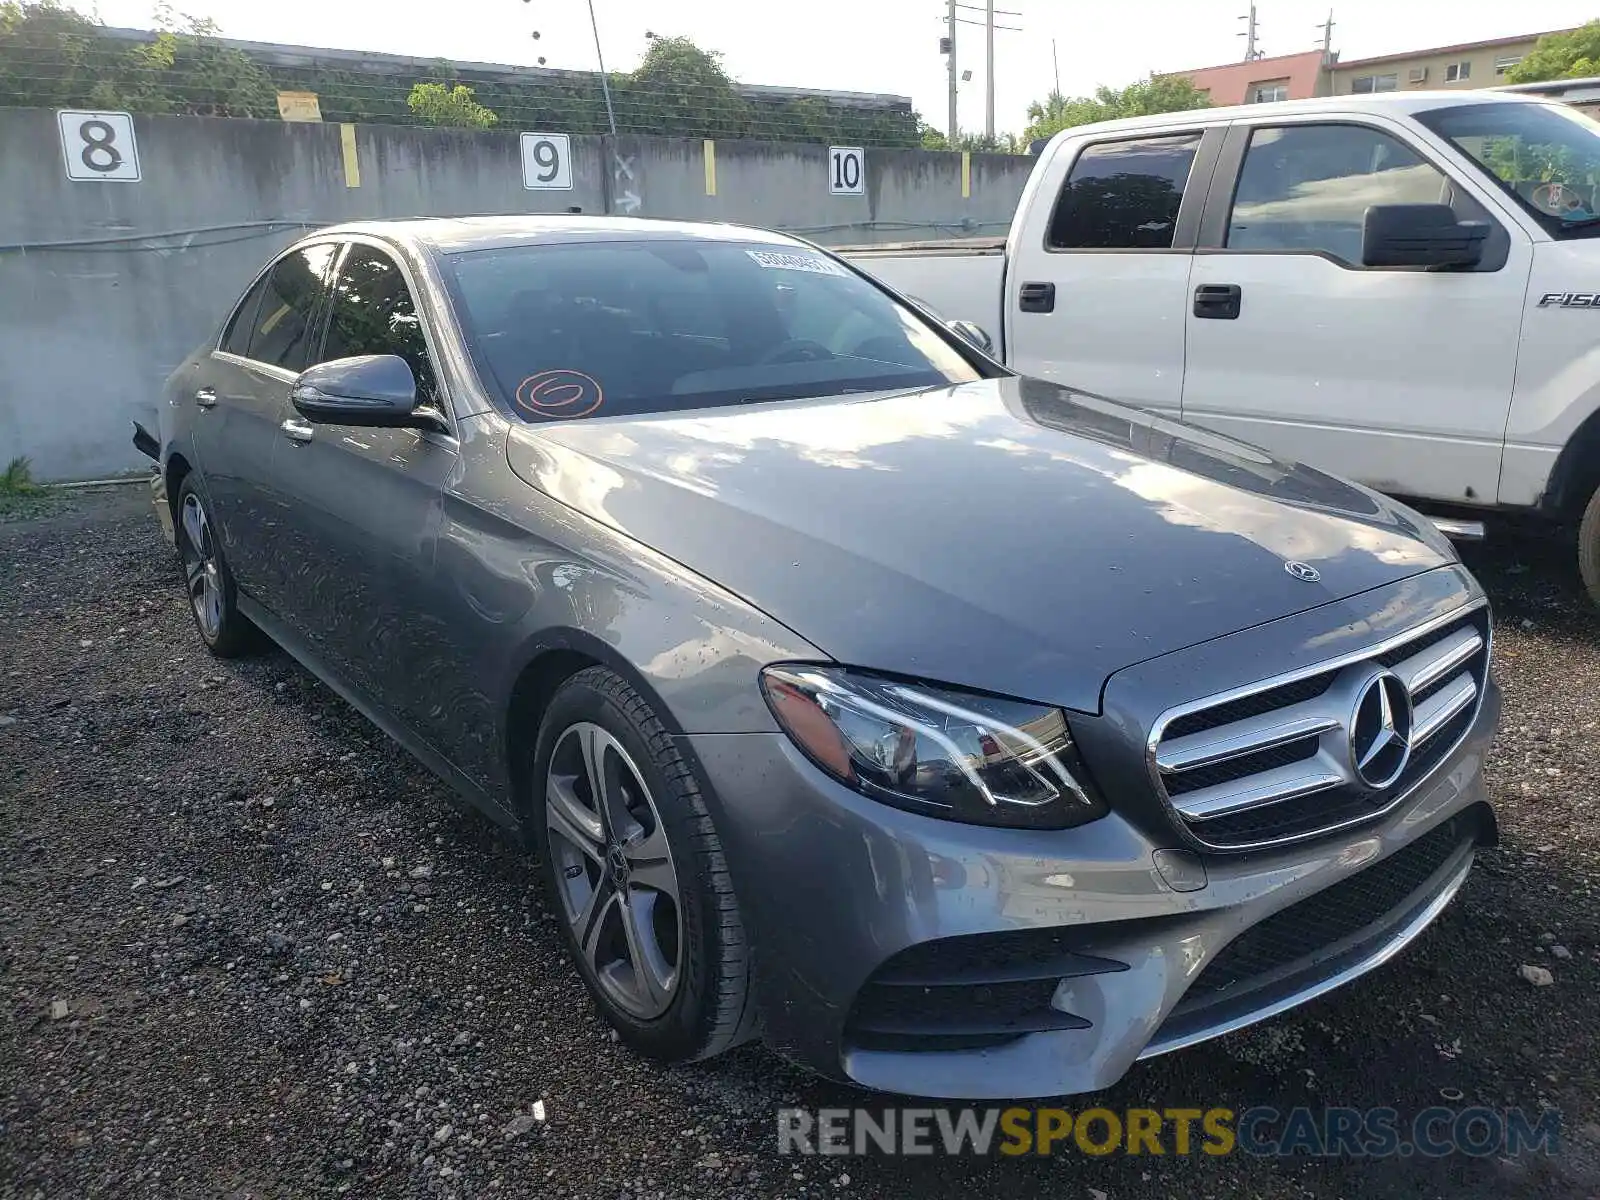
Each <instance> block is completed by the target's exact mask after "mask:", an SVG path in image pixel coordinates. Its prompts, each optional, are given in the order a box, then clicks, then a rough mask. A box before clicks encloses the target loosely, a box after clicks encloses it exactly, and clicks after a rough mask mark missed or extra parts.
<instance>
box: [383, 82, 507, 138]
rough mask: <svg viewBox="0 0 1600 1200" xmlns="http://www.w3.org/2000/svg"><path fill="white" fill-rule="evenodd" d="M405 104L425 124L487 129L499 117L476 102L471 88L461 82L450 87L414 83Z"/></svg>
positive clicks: (437, 84)
mask: <svg viewBox="0 0 1600 1200" xmlns="http://www.w3.org/2000/svg"><path fill="white" fill-rule="evenodd" d="M406 107H407V108H409V109H410V110H411V111H412V113H413V114H415V115H416V118H417V120H419V121H421V122H422V123H423V124H424V125H453V126H455V127H457V128H460V129H488V128H489V127H490V126H491V125H494V124H495V123H496V122H498V121H499V120H500V118H499V117H498V116H496V115H495V111H494V109H492V108H486V107H484V106H483V105H482V104H479V103H478V102H477V101H476V100H474V99H473V98H472V89H471V88H469V87H467V86H466V85H465V84H461V83H458V84H456V85H455V87H453V88H452V87H446V86H445V85H444V84H442V83H418V84H414V85H412V88H411V95H410V96H409V97H407V99H406Z"/></svg>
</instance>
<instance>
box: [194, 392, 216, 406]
mask: <svg viewBox="0 0 1600 1200" xmlns="http://www.w3.org/2000/svg"><path fill="white" fill-rule="evenodd" d="M194 402H195V403H196V404H198V405H199V406H200V407H201V408H215V407H216V406H217V389H216V388H210V387H203V388H201V389H200V390H199V391H198V392H196V393H195V394H194Z"/></svg>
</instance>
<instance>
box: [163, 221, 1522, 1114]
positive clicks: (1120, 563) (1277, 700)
mask: <svg viewBox="0 0 1600 1200" xmlns="http://www.w3.org/2000/svg"><path fill="white" fill-rule="evenodd" d="M221 316H222V321H221V324H220V327H219V328H218V330H217V332H216V333H215V334H214V335H213V336H212V337H210V338H208V339H207V340H206V343H205V345H203V346H202V347H201V348H200V349H199V350H197V351H196V352H195V353H194V355H193V356H192V357H190V358H189V359H188V360H187V361H185V362H184V363H183V365H182V366H181V367H180V368H179V369H178V371H177V372H176V373H175V374H174V375H173V377H172V379H171V382H170V385H169V387H168V391H167V395H166V403H165V404H164V405H163V406H162V407H161V419H160V422H159V425H160V428H159V430H158V431H157V432H156V433H154V434H151V433H146V432H145V431H143V430H141V431H140V437H139V439H138V440H139V442H140V444H141V445H142V446H143V447H144V448H145V449H146V450H147V452H149V453H151V454H152V456H153V457H155V458H156V459H157V460H158V471H157V475H156V480H155V481H156V484H157V492H158V499H159V504H160V510H161V512H162V513H163V515H164V516H165V517H166V518H167V520H168V524H169V527H170V528H172V529H173V530H174V537H175V542H176V546H177V549H178V551H179V552H180V554H181V556H182V560H183V562H184V565H185V568H186V574H187V579H188V586H189V595H190V598H191V600H192V604H193V609H194V615H195V620H196V623H197V626H198V628H199V632H200V636H201V637H202V638H203V639H204V640H205V643H206V644H207V645H208V646H209V647H210V648H211V649H212V650H213V651H214V652H215V653H216V654H218V655H222V656H228V655H233V654H237V653H240V652H243V651H245V650H246V649H248V648H249V647H250V646H251V645H253V644H255V643H256V642H257V641H258V640H259V639H260V637H261V635H266V636H267V637H269V638H271V639H272V640H273V641H276V642H277V643H279V644H280V645H281V646H283V647H284V648H285V649H287V650H288V651H289V653H291V654H292V655H294V656H295V657H296V658H297V659H299V660H300V661H301V662H302V663H303V664H305V666H306V667H307V668H308V669H309V670H311V671H313V672H314V673H315V674H316V675H318V676H319V677H320V678H322V679H323V680H325V681H326V682H327V683H328V685H329V686H330V687H332V688H334V689H335V690H336V691H337V692H339V693H340V694H341V695H342V696H344V697H345V698H346V699H347V700H348V701H349V702H350V703H351V704H352V705H353V706H354V707H356V708H357V709H359V710H360V711H361V712H362V713H364V714H365V715H366V716H367V717H368V718H370V719H371V720H372V721H373V722H375V723H376V724H377V725H379V726H380V727H381V728H383V729H384V730H385V731H386V732H387V733H389V734H390V735H391V736H393V737H394V738H395V739H396V740H397V741H399V742H400V743H402V744H403V745H404V746H406V747H407V748H408V749H409V750H410V751H411V752H412V753H414V754H415V755H416V756H417V757H418V758H420V759H421V760H422V761H423V762H424V763H426V764H427V765H428V766H429V767H431V768H432V769H433V770H434V771H436V772H438V774H439V775H441V776H442V777H443V778H444V779H446V780H447V781H449V782H450V783H451V784H452V785H454V787H455V788H456V789H457V790H458V791H459V792H460V793H461V795H462V796H463V797H465V798H466V799H467V800H468V801H470V802H471V803H472V804H474V805H476V806H477V807H479V808H481V809H482V810H483V811H484V812H486V813H488V814H489V815H490V816H491V817H493V818H494V819H496V820H497V821H499V822H501V823H503V824H504V825H505V826H507V827H508V828H509V829H511V830H514V831H516V832H517V833H518V834H519V835H523V836H526V838H527V840H528V842H529V843H530V844H531V845H532V847H533V848H534V849H535V850H536V852H537V853H538V855H539V859H540V862H541V866H542V872H543V879H544V883H545V886H546V888H547V889H548V893H549V903H550V904H551V905H552V906H553V908H554V911H555V912H556V913H558V914H559V916H560V919H561V920H560V923H561V926H562V928H563V929H564V930H565V936H566V938H567V941H568V943H569V945H570V949H571V952H572V958H573V961H574V963H575V964H576V966H577V969H578V971H579V972H580V973H581V974H582V977H583V979H584V982H585V983H586V984H587V985H588V988H589V991H590V992H591V993H592V995H593V997H594V1000H595V1003H596V1004H597V1005H598V1006H599V1008H600V1010H601V1012H602V1013H603V1015H604V1017H605V1019H606V1020H607V1021H609V1022H610V1023H611V1024H612V1025H613V1026H614V1027H615V1028H616V1029H617V1030H618V1031H619V1032H620V1034H621V1036H622V1037H623V1038H624V1040H626V1041H627V1042H628V1043H629V1044H630V1045H632V1046H634V1047H637V1048H638V1049H639V1050H641V1051H643V1052H645V1053H647V1054H650V1055H653V1056H656V1057H659V1058H663V1059H668V1060H681V1059H692V1058H697V1057H704V1056H708V1055H712V1054H715V1053H717V1052H718V1051H721V1050H724V1049H727V1048H728V1047H730V1046H733V1045H735V1044H737V1043H739V1042H741V1041H744V1040H746V1039H748V1038H752V1037H756V1036H761V1037H764V1038H765V1040H766V1041H767V1042H768V1043H769V1044H770V1045H772V1046H773V1047H774V1048H776V1049H777V1050H779V1051H781V1052H782V1053H784V1054H787V1055H789V1056H790V1057H792V1058H794V1059H795V1060H797V1061H799V1062H801V1063H803V1064H806V1065H807V1066H810V1067H812V1068H814V1069H815V1070H817V1071H820V1072H823V1073H826V1074H829V1075H832V1076H835V1077H839V1078H846V1079H850V1080H854V1081H856V1082H858V1083H861V1084H865V1085H868V1086H871V1087H877V1088H884V1089H889V1090H894V1091H901V1092H909V1093H917V1094H922V1095H930V1096H960V1097H972V1098H975V1097H997V1096H1025V1095H1059V1094H1063V1093H1070V1092H1077V1091H1084V1090H1089V1089H1095V1088H1100V1087H1103V1086H1105V1085H1107V1084H1110V1083H1112V1082H1113V1081H1114V1080H1116V1079H1117V1078H1118V1077H1119V1076H1121V1075H1122V1074H1123V1073H1124V1072H1125V1071H1126V1070H1127V1069H1128V1068H1129V1066H1130V1065H1131V1064H1132V1063H1133V1062H1134V1061H1135V1060H1136V1059H1138V1058H1140V1057H1141V1056H1145V1055H1151V1054H1157V1053H1161V1052H1163V1051H1167V1050H1172V1049H1175V1048H1177V1047H1180V1046H1185V1045H1188V1044H1190V1043H1193V1042H1196V1041H1200V1040H1202V1039H1204V1038H1207V1037H1212V1036H1215V1035H1217V1034H1219V1033H1222V1032H1225V1031H1227V1030H1231V1029H1235V1028H1238V1027H1240V1026H1242V1025H1245V1024H1248V1023H1250V1022H1252V1021H1257V1020H1260V1019H1262V1018H1264V1017H1267V1016H1270V1015H1272V1014H1274V1013H1277V1012H1280V1011H1282V1010H1284V1009H1285V1008H1288V1007H1290V1006H1292V1005H1294V1004H1297V1003H1300V1002H1302V1001H1305V1000H1307V999H1309V998H1311V997H1313V996H1316V995H1319V994H1321V993H1323V992H1325V991H1327V990H1329V989H1330V988H1333V987H1335V986H1337V985H1338V984H1340V983H1342V982H1344V981H1346V980H1348V979H1351V978H1353V977H1354V976H1356V975H1358V974H1360V973H1362V972H1363V971H1366V970H1369V969H1371V968H1373V967H1375V966H1377V965H1378V964H1380V963H1382V962H1383V961H1385V960H1386V959H1388V958H1390V957H1391V956H1392V955H1393V954H1395V953H1396V951H1398V950H1399V949H1400V948H1401V947H1402V946H1404V945H1405V944H1406V943H1407V942H1408V941H1410V940H1411V939H1412V938H1414V937H1416V936H1417V935H1418V934H1419V933H1420V932H1421V931H1422V929H1423V928H1424V927H1425V926H1426V925H1427V924H1428V922H1429V921H1430V920H1431V919H1432V918H1433V917H1434V916H1435V915H1436V914H1437V913H1438V912H1439V911H1440V910H1441V908H1442V907H1443V906H1444V905H1445V904H1446V903H1447V902H1448V901H1449V899H1450V897H1451V896H1452V895H1453V894H1454V893H1455V891H1456V889H1457V888H1458V887H1459V886H1460V884H1461V882H1462V880H1463V878H1464V877H1465V875H1466V873H1467V871H1468V868H1469V867H1470V865H1471V862H1472V858H1473V854H1474V850H1475V848H1476V847H1478V846H1480V845H1482V844H1484V843H1486V842H1488V841H1490V840H1492V839H1493V837H1494V832H1495V825H1494V818H1493V815H1492V814H1491V812H1490V809H1489V806H1488V804H1487V802H1486V799H1485V794H1484V787H1483V782H1482V776H1481V765H1482V758H1483V754H1484V751H1485V748H1486V746H1487V744H1488V741H1489V738H1490V734H1491V732H1492V729H1493V726H1494V722H1495V718H1496V711H1497V706H1498V700H1497V693H1496V692H1495V689H1494V685H1493V683H1492V681H1491V679H1490V673H1489V654H1490V620H1489V611H1488V607H1487V605H1486V603H1485V600H1484V597H1483V593H1482V592H1481V591H1480V589H1479V588H1478V586H1477V584H1476V583H1475V582H1474V580H1473V579H1472V577H1471V576H1470V575H1469V574H1468V573H1467V572H1466V571H1465V570H1464V569H1463V568H1462V566H1461V565H1460V563H1459V562H1458V561H1457V560H1456V557H1455V555H1454V553H1453V552H1452V550H1451V548H1450V545H1449V543H1448V542H1447V541H1445V540H1444V539H1443V538H1442V537H1440V536H1439V534H1438V533H1437V531H1436V530H1435V529H1434V528H1433V527H1432V526H1431V525H1430V524H1429V523H1428V522H1427V521H1426V520H1425V519H1423V518H1421V517H1418V516H1417V515H1416V514H1415V513H1413V512H1411V511H1410V510H1408V509H1406V508H1404V507H1401V506H1399V505H1396V504H1394V503H1393V502H1391V501H1388V500H1385V499H1383V498H1381V497H1379V496H1377V495H1375V494H1374V493H1372V492H1370V491H1368V490H1366V489H1364V488H1360V487H1356V486H1354V485H1352V484H1348V483H1344V482H1341V481H1340V480H1337V479H1333V478H1330V477H1328V476H1326V475H1323V474H1321V473H1319V472H1317V471H1314V470H1311V469H1308V468H1306V467H1302V466H1295V465H1293V464H1288V463H1282V462H1278V461H1275V460H1273V459H1272V458H1270V457H1268V456H1266V455H1264V454H1262V453H1260V452H1258V451H1256V450H1253V449H1251V448H1249V447H1245V446H1241V445H1239V444H1236V443H1234V442H1231V441H1228V440H1226V439H1224V438H1220V437H1217V436H1215V435H1213V434H1210V433H1205V432H1202V431H1199V430H1194V429H1189V428H1186V427H1184V426H1182V425H1180V424H1176V423H1174V422H1171V421H1168V420H1164V419H1162V418H1159V417H1156V416H1153V415H1150V414H1147V413H1143V412H1140V411H1138V410H1135V409H1131V408H1127V407H1123V406H1121V405H1118V404H1116V403H1113V402H1111V401H1108V400H1105V399H1101V398H1099V397H1096V396H1090V395H1085V394H1082V393H1078V392H1074V391H1072V390H1069V389H1067V388H1063V387H1059V386H1056V385H1054V384H1049V383H1044V382H1040V381H1037V380H1032V379H1026V378H1019V377H1017V376H1015V375H1013V374H1011V373H1010V372H1008V371H1007V370H1005V369H1004V368H1003V367H1001V366H999V365H998V364H997V363H996V362H994V361H993V360H992V359H990V358H989V357H988V356H987V355H986V354H985V353H983V351H982V350H981V349H980V348H979V344H978V343H979V342H981V341H982V340H983V339H982V337H981V335H980V334H978V333H977V331H974V330H971V329H954V328H947V327H945V326H943V325H941V324H939V323H938V322H937V320H935V319H934V318H933V317H932V316H931V315H930V314H929V313H928V312H927V311H925V310H924V309H922V308H920V307H918V306H916V305H914V304H910V303H907V302H906V301H905V300H904V299H903V298H901V297H898V296H896V295H894V294H893V293H891V292H889V291H887V290H885V289H884V288H883V287H882V286H881V285H879V284H877V283H875V282H873V281H872V280H870V279H868V278H867V277H865V276H863V275H861V274H860V273H858V272H857V271H856V270H854V269H853V268H852V267H850V266H848V265H846V264H844V263H842V262H841V261H839V260H838V259H837V258H835V257H834V256H832V255H830V254H829V253H827V252H826V251H823V250H819V249H818V248H816V247H814V246H811V245H809V244H807V243H805V242H801V241H798V240H796V239H792V238H787V237H783V236H780V235H776V234H771V233H765V232H761V231H758V230H753V229H743V228H738V227H735V226H729V225H695V224H678V223H668V222H657V221H643V220H625V219H612V218H593V217H567V218H543V217H507V218H493V219H461V220H426V221H410V222H377V223H371V224H361V225H350V226H347V227H341V228H334V229H327V230H324V231H321V232H319V233H317V234H315V235H313V236H311V237H308V238H306V239H304V240H303V241H301V242H299V243H298V244H296V245H295V246H293V247H291V248H290V249H288V250H287V251H285V252H284V253H282V254H281V255H279V256H278V257H277V258H276V259H275V260H274V261H272V262H271V263H269V264H268V265H267V267H266V269H265V270H264V271H263V272H262V273H261V275H260V276H259V277H258V278H257V279H256V280H255V281H254V282H253V283H251V284H250V286H249V287H248V288H247V289H246V290H245V292H244V295H243V297H242V298H241V299H240V300H239V301H238V303H237V304H236V305H235V306H234V308H233V310H232V311H231V312H229V313H227V314H221ZM1375 1046H1376V1044H1375ZM1358 1052H1359V1048H1358ZM1373 1053H1374V1054H1377V1053H1379V1050H1377V1049H1376V1048H1374V1050H1373Z"/></svg>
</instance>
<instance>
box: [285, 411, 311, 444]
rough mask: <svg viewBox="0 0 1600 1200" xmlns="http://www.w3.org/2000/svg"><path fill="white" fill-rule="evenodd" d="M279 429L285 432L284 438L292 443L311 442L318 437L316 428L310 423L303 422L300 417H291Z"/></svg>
mask: <svg viewBox="0 0 1600 1200" xmlns="http://www.w3.org/2000/svg"><path fill="white" fill-rule="evenodd" d="M278 428H279V429H281V430H283V436H284V437H286V438H288V439H289V440H290V441H291V442H309V441H310V440H311V439H312V438H314V437H315V436H316V435H317V431H316V428H315V427H314V426H313V425H312V424H311V422H310V421H302V420H300V419H299V418H298V417H290V418H289V419H288V420H287V421H285V422H284V423H283V424H282V425H279V426H278Z"/></svg>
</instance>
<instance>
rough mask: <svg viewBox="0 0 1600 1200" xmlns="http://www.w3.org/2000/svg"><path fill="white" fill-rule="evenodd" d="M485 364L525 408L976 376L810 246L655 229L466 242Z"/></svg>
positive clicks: (556, 410) (642, 409) (468, 286)
mask: <svg viewBox="0 0 1600 1200" xmlns="http://www.w3.org/2000/svg"><path fill="white" fill-rule="evenodd" d="M449 273H450V275H451V276H452V279H451V288H452V291H453V292H454V293H455V299H456V301H457V310H458V312H459V313H460V314H461V317H462V321H463V325H464V326H465V328H464V332H465V334H466V338H467V342H468V345H469V347H470V348H471V351H472V354H473V356H474V358H475V359H476V361H477V366H478V370H479V373H480V374H481V375H482V376H484V378H485V382H486V383H488V384H490V386H491V388H492V389H493V390H497V391H498V394H499V398H500V400H501V402H502V404H503V405H504V407H505V409H506V411H508V412H509V413H511V414H512V415H514V416H516V417H518V418H520V419H522V420H525V421H542V420H563V419H575V418H579V417H605V416H636V415H639V414H642V413H664V412H677V411H681V410H685V409H693V408H704V407H707V406H711V405H719V404H734V403H745V402H751V401H758V400H782V399H791V398H799V397H814V396H836V395H841V394H844V393H847V392H867V391H880V390H884V389H893V388H908V387H929V386H935V387H936V386H941V385H945V384H954V383H966V382H970V381H972V380H974V379H979V378H982V377H983V375H984V374H985V371H984V370H983V369H981V368H979V367H977V366H974V365H973V364H972V363H970V362H969V361H968V360H967V359H966V358H965V357H964V356H963V355H962V354H961V353H960V352H959V351H958V350H956V349H955V348H954V347H953V346H952V345H951V344H950V342H948V341H947V340H946V339H945V337H944V336H943V335H942V334H941V333H940V332H939V331H937V330H936V329H934V328H932V327H931V326H930V325H929V323H928V321H927V320H926V318H924V317H923V316H922V315H920V314H919V313H917V312H915V311H914V310H912V309H910V308H907V307H906V306H904V305H902V304H900V303H898V302H897V301H895V300H894V299H893V298H892V297H890V296H889V295H887V294H886V293H885V292H883V291H881V290H880V289H878V288H877V287H875V286H874V285H873V284H871V283H870V282H868V281H867V280H865V279H863V278H861V277H860V276H858V275H856V274H855V273H854V272H853V271H851V270H849V269H848V268H846V267H844V266H842V265H840V264H839V263H838V262H836V261H834V260H833V259H831V258H829V257H828V256H827V255H825V254H822V253H820V252H818V251H815V250H811V249H808V248H804V247H792V248H791V247H780V246H773V245H770V244H766V245H764V244H759V243H741V242H715V241H706V240H698V239H689V238H684V239H670V238H651V239H640V240H638V241H594V242H581V243H563V244H557V245H542V246H513V247H494V248H490V249H484V250H472V251H466V252H462V253H458V254H455V255H453V256H451V258H450V260H449Z"/></svg>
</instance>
